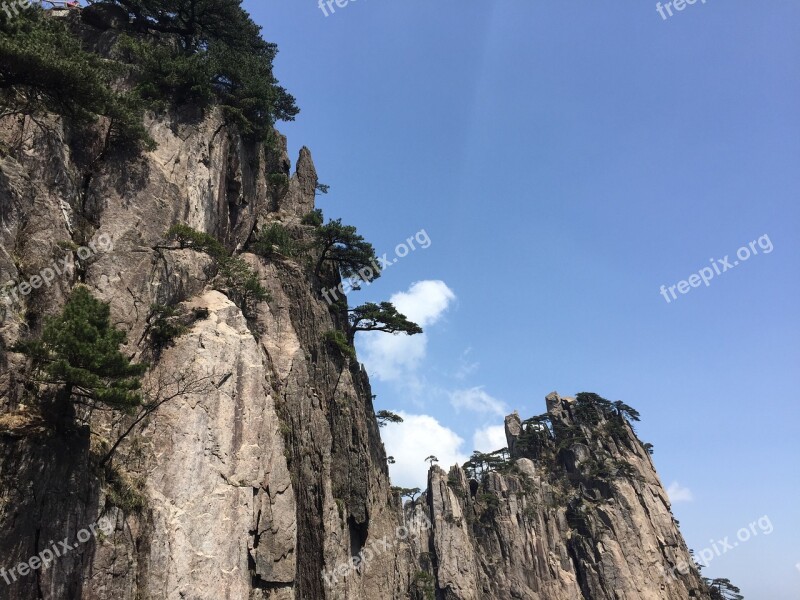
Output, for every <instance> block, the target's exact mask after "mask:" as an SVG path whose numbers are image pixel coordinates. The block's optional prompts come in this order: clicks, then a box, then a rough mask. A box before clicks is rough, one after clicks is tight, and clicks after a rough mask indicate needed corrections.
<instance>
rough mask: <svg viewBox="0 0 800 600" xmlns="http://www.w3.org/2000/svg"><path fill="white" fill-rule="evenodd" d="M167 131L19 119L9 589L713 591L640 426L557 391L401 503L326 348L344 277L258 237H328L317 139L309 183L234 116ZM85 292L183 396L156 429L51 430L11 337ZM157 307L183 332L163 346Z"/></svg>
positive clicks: (158, 416)
mask: <svg viewBox="0 0 800 600" xmlns="http://www.w3.org/2000/svg"><path fill="white" fill-rule="evenodd" d="M146 126H147V130H148V131H149V133H150V135H151V136H152V138H153V140H154V141H155V142H156V149H155V150H152V151H147V152H141V153H131V152H130V151H128V150H123V149H119V150H115V149H114V148H107V147H104V143H105V142H104V140H105V141H107V139H108V136H107V135H106V134H107V127H108V123H106V122H105V121H103V120H102V119H101V120H100V121H99V122H98V123H97V124H96V125H95V126H94V127H93V128H91V129H90V130H89V131H83V130H82V131H77V130H74V129H73V128H71V127H70V126H69V125H68V124H67V123H66V122H65V121H63V120H62V119H61V118H59V117H56V116H36V117H34V116H31V115H26V114H15V115H10V116H6V117H4V118H3V119H2V121H0V284H5V283H6V282H9V285H7V286H6V287H5V289H4V293H3V295H2V298H0V302H1V303H2V307H1V312H2V314H0V317H2V323H0V482H1V486H2V487H0V568H1V569H3V571H1V572H0V598H9V599H13V600H29V599H30V600H34V599H36V600H39V599H41V600H61V599H71V598H83V599H87V600H88V599H92V600H101V599H102V600H112V599H113V600H156V599H167V600H178V599H189V600H200V599H208V600H212V599H213V600H217V599H220V598H225V599H231V600H245V599H276V600H278V599H279V600H288V599H297V600H300V599H302V600H323V599H331V600H333V599H342V600H345V599H347V600H349V599H353V600H356V599H358V600H362V599H363V600H366V599H368V598H369V599H370V600H373V599H386V600H389V599H401V598H402V599H415V600H422V599H428V598H431V599H446V600H456V599H459V600H471V599H476V600H477V599H481V600H483V599H497V600H507V599H509V598H524V599H536V600H573V599H575V598H587V599H596V600H605V599H612V598H613V599H616V600H621V599H624V600H634V599H648V600H649V599H664V600H673V599H674V600H677V599H685V598H689V597H707V596H706V595H705V592H704V591H703V589H702V584H701V582H700V580H699V578H698V575H697V573H696V572H695V571H693V570H691V569H687V568H686V565H685V564H684V563H688V562H689V556H688V551H687V549H686V546H685V544H684V542H683V540H682V538H681V536H680V533H679V532H678V529H677V527H676V523H675V522H674V520H673V518H672V515H671V513H670V507H669V502H668V499H667V497H666V494H665V492H664V490H663V488H662V486H661V484H660V482H659V480H658V478H657V476H656V474H655V471H654V469H653V465H652V463H651V460H650V456H649V454H648V452H647V450H646V449H645V448H644V447H643V446H642V444H641V443H640V442H639V441H638V439H637V438H636V436H635V434H634V433H633V430H632V429H631V428H630V425H629V424H628V423H627V421H626V420H625V419H624V418H621V417H620V419H617V418H616V417H614V416H613V415H609V414H606V413H603V412H602V411H600V413H598V416H597V417H596V418H588V417H586V415H585V414H584V415H583V416H581V415H580V414H578V413H576V412H575V406H576V405H575V402H574V401H572V400H570V399H564V398H560V397H558V396H555V395H554V396H551V397H549V398H548V407H549V420H547V422H545V421H544V420H540V421H538V422H536V423H533V424H531V423H526V424H523V423H522V421H521V420H520V418H519V417H517V416H511V417H509V418H508V419H507V423H506V425H507V432H508V442H509V454H508V455H507V456H504V457H503V459H502V460H501V461H500V462H497V463H491V464H489V463H486V464H477V463H475V464H474V465H473V466H472V467H470V468H468V469H467V470H466V471H465V470H464V469H463V468H461V467H458V466H456V467H453V468H452V469H451V470H450V471H449V473H445V472H444V471H442V470H441V469H439V468H438V467H434V468H433V469H432V470H431V471H430V474H429V485H428V489H427V491H426V493H425V494H424V495H423V496H422V497H421V498H420V499H418V500H417V501H416V502H411V503H408V504H407V505H406V507H405V510H404V509H403V507H402V506H401V502H400V499H399V498H398V497H397V496H396V495H395V494H394V493H393V491H392V489H391V487H390V482H389V478H388V471H387V466H386V454H385V451H384V448H383V445H382V443H381V440H380V435H379V428H378V426H377V422H376V419H375V414H374V411H373V406H372V394H371V390H370V385H369V380H368V377H367V374H366V373H365V372H364V370H363V368H362V367H361V365H360V364H359V363H358V361H357V360H356V359H354V358H351V357H350V356H348V355H347V354H346V353H343V352H341V350H340V349H339V348H337V347H336V345H335V344H331V343H330V342H329V341H326V340H327V339H328V338H326V333H328V332H331V331H335V330H341V329H343V327H344V326H345V324H346V320H347V313H346V307H344V306H343V305H341V304H334V305H332V306H330V305H329V304H328V303H326V302H325V301H324V300H323V299H322V297H321V293H320V292H321V289H322V286H323V284H327V285H330V283H331V281H333V283H334V284H335V283H336V282H337V278H338V274H337V273H335V272H331V271H329V272H326V273H323V278H322V279H321V278H320V277H319V276H317V275H316V274H315V270H314V268H313V266H312V265H313V260H311V261H309V258H308V257H307V256H303V255H295V256H292V255H288V254H282V253H281V252H277V251H276V252H275V253H272V254H271V256H270V257H269V258H265V257H264V256H262V255H256V254H254V253H252V252H251V242H252V240H253V239H254V236H255V235H257V234H258V232H259V231H261V230H263V229H264V228H266V227H269V226H270V225H271V224H274V223H280V224H281V225H282V226H283V228H284V229H285V230H287V231H288V232H290V234H291V236H292V237H293V238H294V239H295V240H296V241H297V242H298V243H299V244H300V243H303V242H304V241H307V240H308V239H310V238H311V236H312V235H313V230H314V226H313V225H307V224H304V220H303V217H304V216H306V215H308V214H309V213H310V212H311V211H312V210H313V208H314V195H315V191H316V187H317V176H316V172H315V169H314V165H313V162H312V159H311V155H310V153H309V152H308V151H307V150H306V149H303V150H302V151H301V153H300V156H299V159H298V160H297V164H296V168H295V170H294V172H293V173H292V172H290V161H289V158H288V156H287V155H286V152H285V140H283V139H282V138H281V137H280V136H279V135H277V134H276V138H275V139H276V142H275V143H274V144H272V145H271V146H270V145H264V144H256V143H252V142H249V141H247V139H245V138H243V137H242V136H241V135H239V133H238V132H237V130H236V128H235V127H233V126H231V125H228V124H227V123H226V122H225V120H224V119H223V116H222V113H221V111H218V110H212V111H209V112H207V113H206V114H205V115H203V116H202V118H199V119H198V118H196V116H193V118H186V116H185V115H181V114H178V113H170V114H169V115H168V116H166V117H159V118H155V117H152V116H151V117H149V120H148V121H147V123H146ZM177 224H184V225H187V226H189V227H191V228H193V229H195V230H197V231H199V232H202V233H206V234H209V235H211V236H213V237H214V238H216V239H218V240H219V241H220V242H221V243H222V244H223V246H224V247H225V248H226V250H227V251H228V252H230V253H232V254H234V255H235V256H237V257H239V258H241V259H242V260H243V261H244V262H245V263H246V264H247V265H248V266H249V267H250V269H251V270H252V272H253V273H255V275H256V276H257V279H258V281H259V282H260V284H261V285H262V286H263V287H264V288H265V289H266V290H267V292H268V296H267V297H266V298H265V299H263V300H260V301H258V302H257V303H255V305H254V306H245V305H243V304H242V302H240V301H239V300H238V299H237V298H236V297H234V295H232V294H230V293H226V290H225V288H224V286H223V287H221V286H219V285H217V284H216V283H215V279H214V277H213V273H212V271H213V268H212V267H213V265H212V264H211V263H212V259H211V258H210V257H209V256H208V255H207V254H206V253H203V252H200V251H197V250H195V249H191V248H186V247H182V246H181V245H179V244H176V243H175V242H174V240H170V239H169V238H168V236H167V231H168V230H169V229H170V228H171V227H172V226H174V225H177ZM325 278H327V281H323V279H325ZM77 285H83V286H86V287H87V288H88V289H89V290H91V292H92V293H93V294H94V295H95V296H96V297H97V298H99V299H101V300H103V301H105V302H107V303H109V305H110V309H111V318H112V321H113V323H114V324H115V325H116V327H118V328H120V329H122V330H123V331H124V332H125V333H126V336H127V343H126V345H125V347H124V352H125V354H126V355H127V356H129V357H131V358H132V359H134V360H135V361H142V362H147V363H148V364H149V370H148V375H147V376H146V378H145V381H146V386H147V387H148V389H149V390H152V391H153V393H154V394H155V397H157V398H159V399H160V400H163V403H161V404H160V405H159V407H158V409H157V410H154V411H153V412H152V413H150V414H147V415H145V418H143V419H142V420H141V421H138V422H137V421H133V419H132V417H128V416H124V415H118V414H113V413H112V414H109V413H107V412H104V411H98V410H92V411H84V412H81V413H80V414H79V415H78V416H77V419H76V422H75V425H74V426H72V427H66V428H53V427H52V426H51V425H50V424H49V423H48V422H46V421H45V420H44V419H43V418H42V417H41V416H40V415H39V414H38V412H37V407H36V404H35V400H36V399H35V398H32V397H31V386H30V364H29V362H28V361H27V359H26V358H25V357H24V356H23V355H21V354H17V353H14V352H11V351H10V348H11V346H12V345H13V344H14V343H15V342H17V341H19V340H21V339H25V338H28V337H31V336H36V335H37V334H39V333H40V332H41V330H42V326H43V323H44V322H45V320H46V319H47V317H48V316H52V315H55V314H58V313H59V311H60V310H61V308H62V307H63V306H64V303H65V301H66V299H67V298H68V297H69V295H70V293H71V291H72V290H73V289H74V288H75V287H76V286H77ZM154 306H166V307H170V308H171V309H172V310H174V312H175V314H176V315H177V316H176V317H175V318H176V319H179V320H180V322H181V323H182V330H181V333H182V335H179V336H176V337H175V339H174V340H173V341H172V343H171V344H167V345H165V347H163V348H159V349H158V350H156V349H154V348H153V347H152V344H151V343H150V340H151V332H152V328H153V324H154V319H155V317H156V315H155V313H154V310H153V307H154ZM131 427H132V429H131ZM129 429H130V432H131V433H130V435H128V436H127V437H125V438H124V440H123V441H122V443H121V444H120V445H119V448H118V449H117V450H116V452H115V453H114V455H113V460H108V456H109V449H110V448H112V447H113V446H114V443H115V441H117V440H118V439H120V436H121V434H122V433H123V432H126V431H128V430H129ZM98 527H99V528H98ZM87 532H91V534H88V533H87ZM62 540H63V542H61V541H62ZM53 554H56V556H54V557H53V556H52V555H53ZM34 557H40V559H38V560H39V562H40V563H42V562H44V563H45V564H43V565H42V564H40V565H39V566H38V567H37V566H36V559H34V560H31V559H32V558H34ZM21 563H27V564H28V566H27V567H25V566H22V567H20V564H21ZM45 567H46V568H45ZM679 567H680V568H679ZM28 571H30V572H28Z"/></svg>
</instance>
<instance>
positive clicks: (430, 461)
mask: <svg viewBox="0 0 800 600" xmlns="http://www.w3.org/2000/svg"><path fill="white" fill-rule="evenodd" d="M425 462H426V463H428V464H429V465H430V466H433V464H434V463H438V462H439V459H438V458H436V457H435V456H434V455H433V454H431V455H430V456H429V457H427V458H426V459H425Z"/></svg>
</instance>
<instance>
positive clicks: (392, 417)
mask: <svg viewBox="0 0 800 600" xmlns="http://www.w3.org/2000/svg"><path fill="white" fill-rule="evenodd" d="M375 418H376V419H377V420H378V427H386V425H387V424H389V423H402V422H403V417H401V416H400V415H398V414H396V413H393V412H392V411H390V410H379V411H378V414H377V415H375Z"/></svg>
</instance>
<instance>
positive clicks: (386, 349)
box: [357, 281, 456, 381]
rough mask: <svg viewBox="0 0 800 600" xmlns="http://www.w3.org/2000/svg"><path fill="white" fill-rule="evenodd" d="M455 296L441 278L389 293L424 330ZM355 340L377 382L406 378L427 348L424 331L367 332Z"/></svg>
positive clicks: (435, 320) (436, 318) (446, 307)
mask: <svg viewBox="0 0 800 600" xmlns="http://www.w3.org/2000/svg"><path fill="white" fill-rule="evenodd" d="M455 299H456V295H455V294H454V293H453V291H452V290H451V289H450V288H449V287H447V284H445V283H444V282H443V281H418V282H416V283H414V284H413V285H412V286H411V287H410V288H409V289H408V291H407V292H398V293H397V294H395V295H393V296H392V297H391V298H390V302H392V303H393V304H394V305H395V307H397V310H398V311H400V312H401V313H403V314H404V315H405V316H407V317H408V318H409V319H410V320H411V321H413V322H414V323H417V324H418V325H419V326H420V327H422V328H423V329H425V328H427V327H429V326H431V325H433V324H435V323H436V322H437V321H439V319H441V317H442V316H443V315H444V313H445V311H447V309H448V308H449V307H450V304H451V303H452V302H454V301H455ZM357 340H358V346H359V350H360V352H359V354H360V355H361V356H362V357H363V361H364V364H365V365H366V367H367V371H369V373H370V375H371V376H373V377H376V378H377V379H379V380H381V381H399V380H402V379H404V378H407V377H409V375H410V374H411V373H413V372H414V371H416V369H417V368H418V367H419V365H420V364H421V363H422V361H423V359H424V358H425V355H426V353H427V347H428V336H427V334H425V333H421V334H417V335H413V336H409V335H405V334H402V333H401V334H399V335H388V334H386V333H380V332H367V333H363V334H361V335H360V337H359V338H357Z"/></svg>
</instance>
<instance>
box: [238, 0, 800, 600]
mask: <svg viewBox="0 0 800 600" xmlns="http://www.w3.org/2000/svg"><path fill="white" fill-rule="evenodd" d="M245 6H246V7H247V8H248V9H249V10H251V12H252V13H253V15H254V17H255V18H256V20H257V21H258V22H259V23H261V24H263V25H264V28H265V35H266V37H267V38H268V39H270V40H271V41H275V42H277V43H278V44H279V47H280V50H281V53H280V54H279V57H278V60H277V75H278V77H279V78H280V80H281V82H282V83H283V84H284V85H285V86H286V87H287V88H288V89H289V90H290V91H291V92H292V93H293V94H295V95H296V97H297V99H298V104H299V105H300V107H301V110H302V112H301V114H300V115H299V117H298V120H297V121H296V122H295V123H291V124H283V125H282V126H281V129H282V131H283V132H284V133H285V134H287V135H288V137H289V144H290V148H291V155H292V157H293V158H294V157H296V156H297V152H298V150H299V148H300V146H302V145H307V146H309V147H310V148H311V150H312V153H313V156H314V159H315V163H316V165H317V169H318V171H319V174H320V179H321V181H323V182H324V183H326V184H329V185H330V186H331V193H330V194H329V195H328V196H326V197H323V198H321V200H320V206H321V207H322V208H323V209H324V210H325V213H326V215H327V216H328V217H333V218H338V217H342V218H343V219H344V221H345V222H347V223H351V224H354V225H356V226H357V227H358V228H359V231H360V232H362V233H363V234H364V235H365V236H366V237H367V238H368V239H369V240H370V241H372V242H373V243H374V245H375V246H376V248H377V249H378V252H379V253H380V254H382V253H384V252H387V253H388V254H389V257H390V258H392V257H394V253H395V247H396V246H397V245H398V244H400V243H402V242H403V241H404V240H406V239H407V238H408V237H410V236H413V235H414V234H416V233H417V232H419V231H420V230H424V231H425V232H426V234H427V236H428V238H429V240H430V246H429V247H428V248H427V249H423V248H421V247H418V248H417V250H414V251H413V252H410V253H409V254H408V256H406V257H404V258H402V259H400V260H398V262H397V263H396V264H394V265H393V266H392V268H391V269H389V270H387V271H386V273H385V274H384V275H383V277H382V278H381V279H380V280H378V281H377V282H376V283H375V284H374V285H372V286H370V287H368V288H366V289H365V290H364V291H362V292H359V293H357V294H356V295H355V296H354V297H353V298H351V302H358V303H361V302H364V301H370V300H374V301H378V300H385V299H389V298H393V299H394V300H395V301H396V303H397V304H398V306H402V307H403V308H404V309H405V310H406V311H407V312H408V313H409V314H410V316H414V317H415V318H417V319H418V320H419V321H421V322H423V323H424V324H425V329H426V333H425V335H424V336H417V337H415V338H391V337H388V338H386V339H374V338H369V337H368V336H365V337H362V338H361V339H360V340H359V351H360V357H361V359H362V360H363V361H365V362H366V363H367V365H368V367H369V369H370V372H371V374H372V379H373V384H374V388H375V392H376V393H377V395H378V399H377V402H376V405H377V407H378V408H387V409H392V410H396V411H401V412H402V413H403V414H404V415H405V416H406V417H407V420H406V423H404V424H403V425H402V426H398V427H392V428H387V430H385V433H386V435H385V440H386V443H387V447H388V449H389V451H390V453H392V454H394V455H395V456H396V458H397V459H398V464H397V465H395V467H394V468H393V477H394V480H395V483H397V484H403V485H410V484H413V483H415V482H416V484H417V485H421V484H422V482H423V481H424V478H425V469H426V465H425V464H424V463H423V462H422V460H421V457H424V456H426V455H427V454H430V453H438V455H439V457H440V458H441V459H442V462H450V461H452V462H454V461H455V460H459V459H460V457H463V456H466V455H468V454H469V453H470V452H471V451H472V449H473V447H474V446H475V445H476V444H477V445H478V446H489V445H491V444H492V443H493V442H495V441H496V440H497V434H498V433H499V429H497V427H498V426H500V425H502V415H503V414H504V413H505V412H507V411H511V410H514V409H517V410H519V411H520V413H521V414H522V415H523V416H531V415H534V414H539V413H541V412H544V409H545V406H544V396H545V395H546V394H547V393H549V392H551V391H553V390H558V391H559V392H560V393H562V394H565V395H571V394H574V393H576V392H579V391H594V392H597V393H600V394H601V395H603V396H605V397H607V398H609V399H612V400H616V399H622V400H624V401H626V402H627V403H629V404H631V405H633V406H635V407H636V408H638V409H639V410H640V412H641V413H642V416H643V422H642V423H641V425H640V426H639V432H640V435H641V437H642V438H643V439H644V440H646V441H650V442H652V443H653V444H654V445H655V452H656V453H655V461H656V466H657V468H658V470H659V473H660V475H661V477H662V480H663V481H664V484H665V486H669V487H671V489H672V492H673V499H674V500H676V503H675V506H674V512H675V513H676V516H677V518H678V519H679V520H680V521H681V526H682V531H683V533H684V535H685V537H686V539H687V541H688V543H689V546H690V547H692V548H695V549H696V550H698V551H700V550H701V549H703V548H707V547H708V548H711V547H713V546H712V544H713V542H717V541H718V540H723V539H724V538H725V537H729V538H730V539H731V540H732V541H736V536H737V532H739V530H740V529H741V528H748V527H749V525H750V524H751V523H756V522H757V520H758V519H759V518H762V521H761V523H762V525H763V524H766V522H767V521H765V520H763V517H767V519H768V521H769V524H770V527H766V526H765V527H761V526H757V527H756V528H755V530H756V531H758V535H751V539H749V540H747V541H746V542H741V543H739V542H737V543H738V545H737V547H736V548H734V549H731V550H729V551H727V552H726V553H725V554H723V555H722V556H720V557H715V558H714V560H713V561H712V562H711V564H710V566H709V567H708V568H707V569H706V574H707V575H709V576H712V577H715V576H723V577H725V576H727V577H730V578H731V579H732V580H733V581H734V582H735V583H737V584H738V585H739V586H740V587H741V588H742V590H743V592H744V594H745V598H747V599H748V600H789V599H790V598H791V599H795V598H797V593H798V591H800V568H798V567H796V566H795V565H796V564H798V563H800V542H797V541H796V540H795V534H796V533H797V532H800V509H798V495H799V494H800V483H798V477H797V472H798V469H797V466H796V462H797V459H798V456H799V455H800V452H799V451H800V441H799V440H800V435H798V417H799V416H800V410H798V408H797V407H798V401H797V399H796V397H795V394H796V393H797V390H798V388H800V369H798V358H800V351H798V347H799V345H798V333H800V318H798V310H797V306H798V301H797V297H798V293H799V292H800V286H799V285H798V267H797V265H798V258H800V241H798V235H797V227H798V225H799V224H800V223H799V221H800V218H799V217H800V208H798V192H800V169H798V164H800V111H798V106H800V69H798V68H797V60H798V56H800V29H798V25H797V24H798V22H800V4H798V3H797V2H796V0H772V1H770V2H769V3H756V2H749V1H746V0H725V1H724V2H723V1H721V0H707V2H706V3H705V4H701V3H700V2H697V3H696V4H694V5H689V6H687V7H686V8H685V10H683V11H682V12H676V13H675V15H674V16H673V17H672V18H670V19H668V20H663V19H662V18H661V17H660V16H659V14H658V12H656V7H655V3H654V2H647V1H645V2H640V1H637V2H630V1H628V2H589V1H587V0H584V1H583V2H580V3H578V2H555V1H550V2H529V1H524V2H523V1H522V0H503V1H502V2H501V1H491V0H483V1H481V2H463V1H461V2H456V1H454V0H437V1H436V2H430V1H428V2H424V1H422V0H356V1H354V2H351V3H350V4H349V5H347V6H346V7H344V8H337V9H336V13H335V14H332V15H330V16H328V17H325V16H324V14H323V13H322V11H321V10H320V9H319V8H318V6H317V4H316V3H315V2H314V1H313V0H300V1H298V0H291V1H289V0H283V1H280V2H278V1H274V0H269V1H266V2H254V1H250V2H247V1H246V2H245ZM762 236H768V241H769V244H766V238H762ZM759 238H762V241H764V242H765V243H764V248H766V247H768V246H769V247H771V248H772V251H771V252H769V253H767V252H765V251H764V248H762V247H761V246H759V245H758V244H756V245H755V246H754V247H755V248H758V250H759V251H758V254H757V255H755V256H752V257H750V258H749V260H747V261H743V262H740V264H739V265H738V266H736V267H735V268H733V269H730V270H728V271H726V272H724V273H721V274H720V275H715V277H714V279H713V280H712V281H711V282H710V285H709V286H708V287H706V286H705V285H702V284H701V285H700V287H698V288H689V291H688V293H686V294H680V293H679V292H678V293H677V296H678V297H677V299H676V300H672V301H671V302H670V303H667V302H666V300H665V299H664V297H662V295H661V294H660V287H661V286H662V285H665V286H667V287H669V286H672V285H677V284H678V283H679V282H680V281H681V280H687V279H688V278H689V276H690V275H692V274H693V273H698V272H699V271H700V270H701V269H703V268H704V267H709V266H710V265H711V263H710V262H709V259H712V258H713V259H714V260H715V262H716V261H717V260H721V259H723V258H724V257H725V256H726V255H727V256H729V257H730V258H729V260H730V262H731V264H732V263H733V262H734V261H735V260H737V258H736V256H735V255H736V252H737V250H738V249H739V248H740V247H742V246H747V245H748V244H749V243H750V242H751V241H757V240H759ZM417 246H419V244H417ZM716 264H717V265H718V266H719V263H716ZM695 281H696V280H695ZM676 289H677V288H676ZM667 293H668V292H667ZM481 449H484V450H488V449H491V448H489V447H482V448H481ZM448 459H449V460H448ZM751 531H752V530H751ZM767 531H771V533H769V534H767V533H766V532H767ZM718 546H719V545H718Z"/></svg>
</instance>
